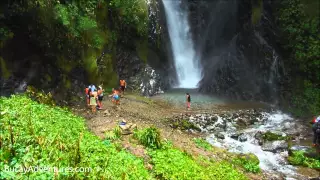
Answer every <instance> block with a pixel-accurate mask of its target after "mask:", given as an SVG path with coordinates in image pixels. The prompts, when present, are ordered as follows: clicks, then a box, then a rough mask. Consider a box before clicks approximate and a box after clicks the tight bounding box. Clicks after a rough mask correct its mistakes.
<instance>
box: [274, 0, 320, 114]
mask: <svg viewBox="0 0 320 180" xmlns="http://www.w3.org/2000/svg"><path fill="white" fill-rule="evenodd" d="M309 4H310V5H311V6H310V5H309ZM319 5H320V4H319V1H313V3H312V4H311V3H308V2H304V1H301V0H283V1H278V4H277V7H278V8H277V14H276V16H275V17H277V18H276V20H277V24H278V25H279V28H280V30H281V32H282V37H283V38H282V40H281V41H280V44H281V45H282V47H283V48H284V49H285V50H286V52H285V53H284V54H287V57H285V58H286V59H287V61H286V62H285V63H286V65H287V67H289V68H287V70H288V71H289V73H290V77H291V79H292V81H291V84H290V87H289V89H292V91H291V92H292V95H291V96H290V101H291V103H292V105H293V106H292V107H291V111H292V112H293V113H294V114H295V115H298V116H302V115H304V114H305V113H311V114H316V113H318V112H319V111H320V106H319V101H320V84H319V80H320V73H319V71H314V69H319V68H320V51H319V49H320V40H319V39H320V19H319V18H320V17H319V16H318V14H319V8H318V9H316V8H314V7H318V6H319ZM311 11H313V12H311ZM310 12H311V13H310Z"/></svg>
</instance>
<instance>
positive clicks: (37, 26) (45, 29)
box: [0, 0, 148, 88]
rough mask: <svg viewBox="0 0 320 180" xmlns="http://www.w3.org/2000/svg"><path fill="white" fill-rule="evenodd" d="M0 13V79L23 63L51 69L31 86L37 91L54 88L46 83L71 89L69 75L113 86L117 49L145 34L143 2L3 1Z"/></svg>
mask: <svg viewBox="0 0 320 180" xmlns="http://www.w3.org/2000/svg"><path fill="white" fill-rule="evenodd" d="M0 9H1V11H0V12H1V13H0V22H1V26H0V48H1V57H0V63H1V72H2V73H1V76H3V77H5V78H8V77H9V76H10V75H11V74H10V70H11V69H13V68H14V62H18V61H20V63H21V59H27V62H25V64H23V65H25V66H27V67H28V66H31V65H32V62H35V63H37V64H39V63H40V64H45V66H47V67H46V68H48V67H51V68H53V69H54V70H50V69H47V70H46V71H45V72H43V74H42V75H41V77H40V78H37V79H35V80H34V81H38V80H40V79H41V80H42V81H41V82H42V83H41V84H42V85H43V84H45V83H43V82H46V83H49V84H50V83H51V84H52V85H53V86H57V84H56V83H55V82H54V83H52V81H54V79H59V80H58V81H59V82H61V86H62V87H64V88H71V87H70V84H71V81H72V79H71V78H72V77H73V78H77V77H74V75H73V72H74V70H75V69H83V70H84V72H86V74H84V75H85V76H86V79H81V81H90V82H91V83H104V85H105V86H109V87H111V86H114V85H116V83H117V78H118V77H117V74H116V73H115V71H114V69H115V67H114V65H115V55H116V54H115V53H116V50H117V48H118V46H119V44H120V43H121V44H125V45H126V46H130V44H131V46H135V45H136V41H137V42H139V41H140V39H143V40H144V39H145V37H146V32H147V22H148V21H147V16H148V12H147V5H146V1H145V0H127V1H120V0H88V1H84V0H65V1H58V0H30V1H7V0H5V1H1V3H0ZM13 22H14V23H13ZM128 32H130V33H128ZM12 52H14V54H12ZM27 64H29V65H27ZM20 66H21V65H20ZM53 71H55V72H56V73H54V72H53ZM16 73H18V74H19V73H22V72H16ZM59 86H60V85H59Z"/></svg>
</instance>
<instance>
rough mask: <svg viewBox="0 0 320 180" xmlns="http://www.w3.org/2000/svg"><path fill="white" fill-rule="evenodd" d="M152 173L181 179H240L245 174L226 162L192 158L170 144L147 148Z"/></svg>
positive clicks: (162, 177)
mask: <svg viewBox="0 0 320 180" xmlns="http://www.w3.org/2000/svg"><path fill="white" fill-rule="evenodd" d="M148 154H149V155H150V156H151V158H152V162H151V163H152V164H153V165H154V173H155V175H156V177H157V178H159V179H175V180H179V179H181V180H182V179H183V180H188V179H190V180H197V179H198V180H211V179H217V180H218V179H220V180H232V179H237V180H242V179H247V178H246V176H245V175H244V174H243V173H242V172H240V171H238V170H237V169H236V168H235V167H234V166H233V165H232V164H230V163H228V162H223V161H222V162H218V161H210V160H205V159H201V158H193V157H192V156H190V155H189V154H187V153H185V152H182V151H180V150H178V149H176V148H174V147H172V146H170V145H169V146H164V148H162V149H157V150H149V151H148Z"/></svg>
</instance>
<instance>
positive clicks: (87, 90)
mask: <svg viewBox="0 0 320 180" xmlns="http://www.w3.org/2000/svg"><path fill="white" fill-rule="evenodd" d="M84 91H85V93H86V100H87V106H88V107H89V106H90V95H89V87H86V89H85V90H84Z"/></svg>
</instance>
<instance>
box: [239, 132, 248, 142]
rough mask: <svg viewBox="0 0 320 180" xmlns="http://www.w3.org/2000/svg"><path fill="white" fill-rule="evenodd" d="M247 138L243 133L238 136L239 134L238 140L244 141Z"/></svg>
mask: <svg viewBox="0 0 320 180" xmlns="http://www.w3.org/2000/svg"><path fill="white" fill-rule="evenodd" d="M247 140H248V138H247V136H246V135H245V134H241V135H240V136H239V141H240V142H245V141H247Z"/></svg>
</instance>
